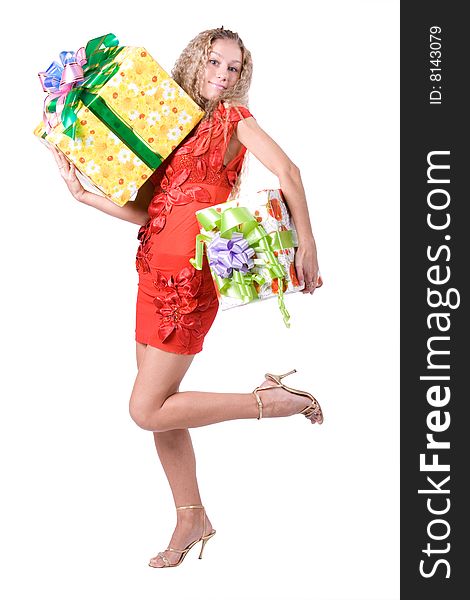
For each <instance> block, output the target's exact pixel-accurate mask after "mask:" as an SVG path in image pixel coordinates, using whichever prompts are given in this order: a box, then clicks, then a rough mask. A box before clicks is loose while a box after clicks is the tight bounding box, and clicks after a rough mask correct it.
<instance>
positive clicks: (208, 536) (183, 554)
mask: <svg viewBox="0 0 470 600" xmlns="http://www.w3.org/2000/svg"><path fill="white" fill-rule="evenodd" d="M187 508H202V509H203V510H204V521H203V527H202V535H201V537H200V538H199V539H197V540H194V542H191V543H190V544H188V545H187V546H186V548H183V550H178V549H177V548H170V546H168V548H167V549H166V550H164V552H167V551H171V552H179V553H180V554H181V556H180V557H179V559H178V560H177V562H175V563H174V564H171V563H170V561H169V560H168V558H167V557H166V556H165V555H164V554H163V552H159V553H158V554H157V556H156V557H155V558H161V559H162V561H163V563H164V564H163V566H161V567H156V566H154V565H151V564H150V563H149V567H153V568H154V569H164V568H166V567H177V566H178V565H180V564H181V563H182V562H183V560H184V559H185V557H186V554H187V553H188V552H189V551H190V550H191V548H192V547H193V546H195V545H196V544H197V543H198V542H202V545H201V552H200V553H199V558H202V553H203V551H204V546H205V545H206V543H207V540H210V539H211V537H213V536H214V535H215V529H212V531H211V532H210V533H207V534H206V535H204V531H205V530H206V521H207V515H206V511H205V509H204V506H202V504H192V505H190V506H177V507H176V510H184V509H187Z"/></svg>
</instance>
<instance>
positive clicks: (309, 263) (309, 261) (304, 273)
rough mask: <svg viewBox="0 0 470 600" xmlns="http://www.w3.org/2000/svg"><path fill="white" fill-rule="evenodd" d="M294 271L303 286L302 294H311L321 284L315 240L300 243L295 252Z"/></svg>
mask: <svg viewBox="0 0 470 600" xmlns="http://www.w3.org/2000/svg"><path fill="white" fill-rule="evenodd" d="M294 264H295V271H296V273H297V278H298V280H299V282H300V284H301V285H302V284H303V283H305V288H304V289H303V290H302V294H313V292H314V291H315V289H316V288H317V287H321V286H322V285H323V281H322V278H321V275H320V272H319V270H318V261H317V248H316V246H315V241H314V240H313V239H312V240H311V241H308V242H304V243H300V244H299V246H298V248H297V251H296V253H295V263H294Z"/></svg>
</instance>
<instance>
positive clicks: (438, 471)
mask: <svg viewBox="0 0 470 600" xmlns="http://www.w3.org/2000/svg"><path fill="white" fill-rule="evenodd" d="M464 7H465V3H462V4H460V5H459V4H458V3H457V2H455V1H454V2H452V1H447V2H444V1H441V2H435V1H434V0H431V1H427V2H424V1H420V2H402V3H401V17H400V20H401V54H400V63H401V88H400V94H401V101H400V104H401V158H400V161H401V256H400V264H401V328H400V335H401V456H400V467H401V490H400V494H401V501H400V509H401V528H400V535H401V561H400V565H401V596H400V597H401V598H402V599H408V598H410V599H413V600H414V599H416V600H417V599H419V598H423V599H424V598H425V599H426V600H433V599H434V598H436V599H437V598H439V600H442V599H443V598H444V599H445V600H452V599H454V598H455V599H457V598H458V599H459V600H460V598H461V597H462V594H465V593H466V592H463V591H461V592H460V594H459V593H458V591H457V590H468V585H466V578H467V572H469V573H470V567H467V565H466V564H465V563H464V561H465V558H466V555H467V554H468V550H467V549H466V543H467V535H466V530H467V527H468V525H467V524H468V517H467V516H466V515H465V510H466V509H467V507H468V506H469V502H468V499H467V497H466V494H465V487H467V485H468V483H469V481H467V480H469V479H470V478H469V468H468V466H467V457H470V452H469V447H468V446H467V443H466V442H467V439H468V440H469V441H470V426H469V427H467V425H468V424H469V421H468V419H467V415H468V410H467V406H468V403H469V398H468V390H467V389H466V381H465V378H466V374H467V373H469V374H470V352H469V349H468V347H467V344H466V341H467V339H468V325H467V324H466V321H468V320H469V316H468V315H465V308H466V306H467V298H468V277H469V275H468V271H469V268H468V266H467V260H468V257H469V256H470V252H469V249H468V245H467V240H470V224H469V222H468V221H467V220H466V219H465V213H466V212H467V210H466V209H467V207H466V204H468V203H469V202H468V201H469V200H470V194H469V191H468V189H467V187H468V185H466V184H467V182H466V178H467V177H466V172H467V171H470V164H469V163H470V161H469V160H468V158H470V155H469V152H468V150H467V148H466V145H467V144H466V142H467V143H468V142H470V138H469V135H468V129H469V128H468V122H469V119H468V114H469V108H468V106H467V107H466V110H464V102H465V103H466V104H467V105H468V104H469V103H468V102H467V99H466V96H465V93H464V87H467V85H468V84H466V80H468V79H469V71H470V69H469V66H468V62H469V58H468V57H469V55H470V52H469V49H468V43H467V41H468V40H469V39H470V35H469V31H468V30H469V25H468V22H466V21H465V20H464V16H463V10H464ZM433 27H434V29H432V28H433ZM431 34H433V37H430V36H431ZM431 44H432V45H431ZM436 51H440V52H441V56H439V54H434V55H431V54H430V53H431V52H436ZM439 58H440V59H441V60H440V61H438V59H439ZM431 61H434V62H431ZM431 69H434V71H432V70H431ZM433 75H434V76H433ZM433 86H434V87H433ZM431 92H433V94H431ZM431 101H432V102H434V104H432V103H431ZM465 133H466V136H467V140H464V136H465ZM430 165H431V166H430ZM432 165H434V166H432ZM447 166H448V167H449V168H445V167H447ZM429 167H430V168H429ZM446 301H447V303H448V304H449V306H445V304H444V303H445V302H446ZM432 305H433V306H432ZM457 305H458V306H457ZM433 315H434V316H433ZM427 436H432V437H427ZM427 444H431V446H430V447H427ZM446 444H449V447H448V448H447V447H446ZM432 445H434V447H432ZM420 455H423V457H422V463H421V467H420ZM433 461H435V462H436V465H435V466H434V467H433V466H432V463H433ZM445 465H448V467H449V470H446V466H445ZM432 469H434V470H432ZM428 478H429V479H428ZM447 478H448V479H447ZM418 490H422V492H421V493H419V492H418ZM433 511H434V512H433Z"/></svg>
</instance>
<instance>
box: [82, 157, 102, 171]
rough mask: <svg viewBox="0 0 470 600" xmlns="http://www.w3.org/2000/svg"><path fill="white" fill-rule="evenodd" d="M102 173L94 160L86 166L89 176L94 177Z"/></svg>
mask: <svg viewBox="0 0 470 600" xmlns="http://www.w3.org/2000/svg"><path fill="white" fill-rule="evenodd" d="M100 171H101V169H100V166H99V165H97V164H96V163H95V161H94V160H89V161H88V162H87V164H86V166H85V173H86V174H87V175H94V174H95V173H99V172H100Z"/></svg>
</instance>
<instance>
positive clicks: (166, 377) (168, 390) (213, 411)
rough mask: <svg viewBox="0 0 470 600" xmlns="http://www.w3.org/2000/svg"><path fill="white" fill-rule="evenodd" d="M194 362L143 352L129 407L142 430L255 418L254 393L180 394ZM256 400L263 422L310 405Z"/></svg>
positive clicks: (273, 397)
mask: <svg viewBox="0 0 470 600" xmlns="http://www.w3.org/2000/svg"><path fill="white" fill-rule="evenodd" d="M192 359H193V356H187V355H181V354H174V353H171V352H164V351H162V350H159V349H158V348H154V347H152V346H147V348H146V350H145V353H144V355H143V357H142V361H141V364H140V368H139V373H138V375H137V378H136V381H135V384H134V389H133V391H132V396H131V400H130V407H129V410H130V414H131V416H132V418H133V419H134V421H135V422H136V423H137V424H138V425H139V426H140V427H142V428H143V429H147V430H148V431H160V432H162V431H168V430H172V429H184V428H188V427H201V426H203V425H210V424H212V423H220V422H221V421H229V420H232V419H254V418H257V417H258V414H259V413H258V405H257V402H256V399H255V397H254V395H253V394H252V393H214V392H196V391H191V392H178V391H177V390H178V389H179V383H180V381H181V379H182V378H183V376H184V374H185V373H186V370H187V369H188V367H189V365H190V364H191V361H192ZM272 383H273V382H270V381H265V382H263V384H262V385H263V387H265V386H266V387H267V386H270V385H272ZM260 397H261V399H262V401H263V406H264V408H263V417H285V416H289V415H293V414H296V413H299V412H300V411H301V410H302V409H303V408H305V406H307V405H308V404H309V401H308V399H306V398H304V397H301V396H298V395H295V394H291V393H289V392H287V391H285V390H283V389H282V388H277V389H273V390H268V391H263V392H260ZM312 422H313V421H312Z"/></svg>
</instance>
